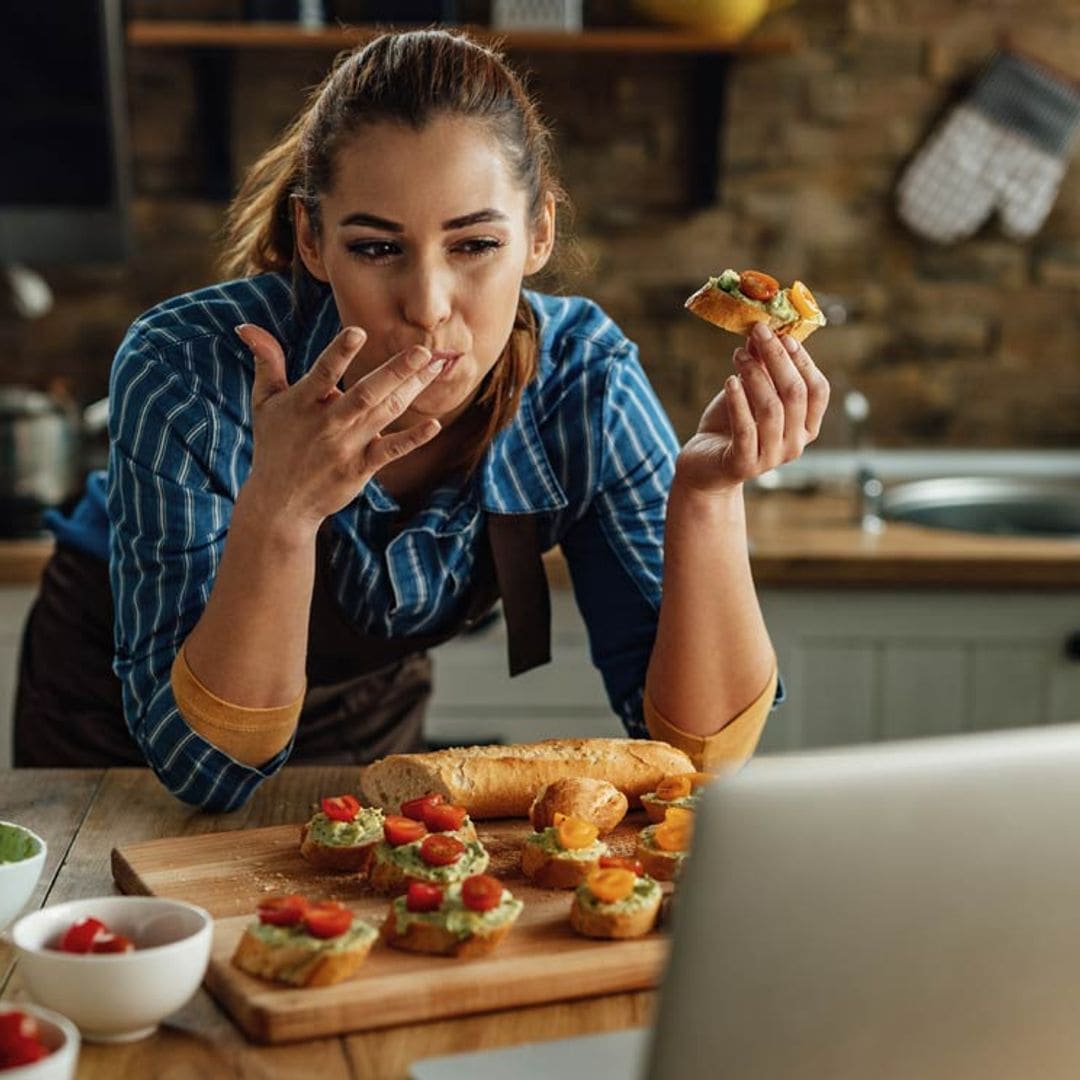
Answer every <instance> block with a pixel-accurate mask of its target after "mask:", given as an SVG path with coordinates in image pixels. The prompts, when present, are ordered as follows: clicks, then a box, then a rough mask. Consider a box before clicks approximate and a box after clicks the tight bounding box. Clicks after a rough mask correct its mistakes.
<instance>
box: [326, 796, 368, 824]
mask: <svg viewBox="0 0 1080 1080" xmlns="http://www.w3.org/2000/svg"><path fill="white" fill-rule="evenodd" d="M322 810H323V813H324V814H325V815H326V816H327V817H328V818H329V819H330V820H331V821H355V820H356V815H357V814H359V813H360V802H359V800H358V799H356V798H355V797H354V796H352V795H333V796H331V797H330V798H328V799H323V801H322Z"/></svg>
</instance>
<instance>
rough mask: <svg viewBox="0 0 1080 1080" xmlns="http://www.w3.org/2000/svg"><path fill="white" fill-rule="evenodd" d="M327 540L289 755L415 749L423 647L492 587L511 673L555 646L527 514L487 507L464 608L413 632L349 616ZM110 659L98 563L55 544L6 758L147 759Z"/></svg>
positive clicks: (337, 756)
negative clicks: (366, 629)
mask: <svg viewBox="0 0 1080 1080" xmlns="http://www.w3.org/2000/svg"><path fill="white" fill-rule="evenodd" d="M329 541H330V537H329V534H328V532H327V531H326V529H325V528H324V529H323V530H321V531H320V534H319V540H318V546H317V557H316V564H315V565H316V573H315V586H314V589H313V591H312V599H311V614H310V618H309V625H308V656H307V677H308V690H307V694H306V696H305V698H304V705H303V709H302V710H301V713H300V723H299V726H298V728H297V736H296V743H295V746H294V748H293V752H292V754H291V757H290V760H291V761H296V762H306V763H308V764H311V763H322V764H349V763H354V762H366V761H372V760H374V759H375V758H377V757H381V756H383V755H384V754H388V753H404V752H409V751H413V750H421V749H423V748H424V740H423V720H424V710H425V707H426V705H427V701H428V698H429V697H430V695H431V660H430V658H429V657H428V655H427V650H428V649H431V648H433V647H434V646H436V645H438V644H441V643H442V642H444V641H447V640H448V639H449V638H451V637H454V636H455V635H457V634H459V633H461V632H462V631H463V630H467V629H469V628H470V627H471V626H473V625H475V624H476V623H477V622H478V621H479V620H480V619H482V618H483V617H484V615H486V614H487V612H488V611H489V610H490V609H491V607H492V606H493V605H494V603H495V601H496V600H498V599H499V597H500V596H501V597H502V603H503V614H504V617H505V620H506V629H507V646H508V654H509V656H508V658H509V667H510V674H511V675H517V674H519V673H520V672H523V671H528V670H529V669H530V668H533V667H536V666H538V665H539V664H544V663H547V661H548V660H550V659H551V608H550V598H549V596H548V588H547V578H546V576H545V573H544V567H543V562H542V560H541V552H540V544H539V537H538V533H537V528H536V519H535V518H534V517H532V516H531V515H505V514H489V515H488V518H487V534H486V538H485V542H484V543H483V544H482V545H481V549H480V552H479V553H478V556H477V562H476V568H475V572H474V576H473V582H472V585H471V591H470V594H469V597H468V601H467V603H466V604H465V606H464V610H463V611H462V614H461V615H460V616H459V618H458V619H457V620H455V622H454V623H453V624H452V625H451V626H449V627H446V628H444V629H443V630H442V631H440V632H439V633H437V634H430V635H420V636H415V637H401V638H378V637H373V636H371V635H368V634H364V633H361V631H360V630H359V629H358V628H357V627H356V626H355V625H354V624H353V623H352V622H351V621H350V620H349V619H348V618H347V617H346V616H345V614H344V612H342V610H341V608H340V607H339V605H338V604H337V602H336V600H335V599H334V597H333V593H332V591H331V573H330V543H329ZM112 661H113V603H112V593H111V589H110V586H109V573H108V567H107V566H106V564H105V563H104V562H102V561H101V560H100V559H97V558H95V557H94V556H92V555H88V554H85V553H84V552H81V551H78V550H77V549H75V548H71V547H66V546H64V545H60V546H58V547H57V550H56V552H55V554H54V555H53V557H52V558H51V559H50V560H49V563H48V564H47V566H46V567H45V572H44V575H43V577H42V584H41V591H40V593H39V595H38V597H37V600H36V601H35V603H34V606H33V608H32V609H31V611H30V615H29V617H28V619H27V623H26V628H25V630H24V632H23V641H22V651H21V655H20V659H19V684H18V689H17V692H16V701H15V735H14V746H13V759H14V763H15V765H16V766H69V767H80V768H101V767H106V766H110V765H145V764H146V760H145V758H144V757H143V755H142V753H141V752H140V750H139V748H138V746H137V745H136V743H135V741H134V739H133V738H132V737H131V735H130V733H129V732H128V729H127V726H126V724H125V723H124V714H123V704H122V696H121V690H120V680H119V679H118V678H117V677H116V675H115V673H114V672H113V669H112Z"/></svg>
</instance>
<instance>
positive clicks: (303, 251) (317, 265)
mask: <svg viewBox="0 0 1080 1080" xmlns="http://www.w3.org/2000/svg"><path fill="white" fill-rule="evenodd" d="M292 205H293V233H294V234H295V236H296V249H297V251H299V252H300V258H301V260H303V263H304V266H305V267H307V272H308V273H309V274H310V275H311V276H312V277H313V278H316V279H317V280H319V281H325V282H329V280H330V275H329V274H328V273H327V272H326V267H325V266H324V265H323V257H322V251H321V250H320V249H319V241H318V238H317V237H316V235H315V228H314V226H313V225H312V224H311V215H310V214H309V213H308V209H307V206H305V205H304V200H303V199H301V198H298V197H297V196H295V195H294V196H293V200H292Z"/></svg>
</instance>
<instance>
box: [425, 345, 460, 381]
mask: <svg viewBox="0 0 1080 1080" xmlns="http://www.w3.org/2000/svg"><path fill="white" fill-rule="evenodd" d="M431 359H432V360H442V361H443V369H442V371H441V372H439V378H440V379H441V378H443V377H445V376H446V375H447V374H448V373H449V372H450V371H452V370H453V368H454V365H455V364H456V363H457V362H458V360H459V359H461V353H459V352H454V351H452V350H450V349H433V350H432V352H431Z"/></svg>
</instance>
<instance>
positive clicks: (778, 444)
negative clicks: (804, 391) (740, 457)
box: [735, 349, 784, 469]
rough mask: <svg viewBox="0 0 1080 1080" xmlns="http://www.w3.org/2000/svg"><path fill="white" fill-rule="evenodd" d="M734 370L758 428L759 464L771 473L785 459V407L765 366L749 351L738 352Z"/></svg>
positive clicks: (741, 350) (738, 350)
mask: <svg viewBox="0 0 1080 1080" xmlns="http://www.w3.org/2000/svg"><path fill="white" fill-rule="evenodd" d="M735 366H736V368H737V369H738V372H739V378H740V379H741V380H742V385H743V389H744V390H745V391H746V398H747V401H748V403H749V407H750V411H751V413H752V414H753V416H754V422H755V424H756V425H757V433H758V463H759V464H760V465H762V467H763V468H766V469H771V468H773V467H774V466H776V465H778V464H779V463H780V458H781V457H782V455H783V440H784V406H783V403H782V402H781V401H780V395H779V394H778V393H777V392H776V387H775V386H774V385H773V381H772V378H771V377H770V375H769V373H768V371H767V370H766V369H765V365H764V364H762V362H761V361H760V360H758V359H757V358H755V357H754V356H751V355H750V353H749V352H747V351H746V349H736V350H735Z"/></svg>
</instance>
